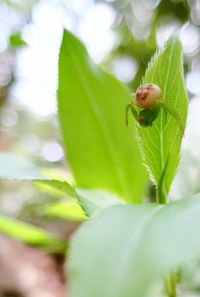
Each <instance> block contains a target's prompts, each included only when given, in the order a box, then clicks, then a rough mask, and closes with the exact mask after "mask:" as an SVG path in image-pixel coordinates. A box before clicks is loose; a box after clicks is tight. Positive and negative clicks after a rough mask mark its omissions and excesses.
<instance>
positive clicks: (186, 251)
mask: <svg viewBox="0 0 200 297" xmlns="http://www.w3.org/2000/svg"><path fill="white" fill-rule="evenodd" d="M199 225H200V195H197V196H195V197H191V198H189V199H183V200H180V201H178V202H174V203H170V204H168V205H159V206H157V205H153V204H146V205H133V206H131V205H126V206H114V207H113V208H111V209H109V210H107V211H105V212H103V213H102V214H101V215H99V216H97V217H96V218H94V219H93V220H90V221H88V222H86V223H85V224H83V225H82V227H81V228H80V229H79V231H78V233H77V234H76V235H75V237H74V238H73V241H72V245H71V249H70V250H71V252H70V257H69V277H70V297H88V296H95V297H111V296H115V297H132V296H139V297H146V296H147V295H148V294H149V292H150V291H151V290H152V286H154V285H155V283H156V282H157V281H158V280H160V279H161V281H162V277H163V276H164V274H165V273H168V272H171V271H174V269H176V268H177V267H179V265H182V264H187V263H189V262H190V261H192V260H195V259H196V258H197V257H199V256H200V237H199ZM80 247H81V248H80ZM148 296H149V295H148ZM150 296H151V295H150ZM153 296H156V292H154V293H153Z"/></svg>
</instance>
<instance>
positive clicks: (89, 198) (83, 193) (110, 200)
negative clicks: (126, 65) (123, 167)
mask: <svg viewBox="0 0 200 297" xmlns="http://www.w3.org/2000/svg"><path fill="white" fill-rule="evenodd" d="M76 192H77V194H78V200H79V204H80V206H81V207H82V208H83V209H84V211H85V212H86V214H87V215H88V216H89V217H93V216H96V215H97V214H99V213H100V212H101V211H102V210H105V209H106V208H109V207H111V206H114V205H117V204H122V203H123V202H122V200H120V198H119V197H117V196H116V195H114V194H113V193H109V192H106V191H103V190H100V189H94V190H89V189H80V188H79V189H76Z"/></svg>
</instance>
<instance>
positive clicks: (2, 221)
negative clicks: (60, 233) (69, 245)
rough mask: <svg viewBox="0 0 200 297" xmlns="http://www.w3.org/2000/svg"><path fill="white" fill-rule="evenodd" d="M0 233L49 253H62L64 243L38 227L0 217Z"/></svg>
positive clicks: (64, 247) (64, 246)
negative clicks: (39, 247)
mask: <svg viewBox="0 0 200 297" xmlns="http://www.w3.org/2000/svg"><path fill="white" fill-rule="evenodd" d="M0 232H2V233H5V234H7V235H10V236H12V237H14V238H16V239H18V240H20V241H23V242H24V243H27V244H31V245H37V246H41V247H43V248H45V249H46V250H47V251H51V252H64V251H65V249H66V243H65V241H63V240H61V239H58V238H56V236H54V235H53V234H50V233H48V232H46V231H44V230H42V229H40V228H39V227H35V226H33V225H30V224H27V223H24V222H21V221H18V220H14V219H11V218H8V217H6V216H3V215H0Z"/></svg>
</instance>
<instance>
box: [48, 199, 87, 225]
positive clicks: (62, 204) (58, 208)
mask: <svg viewBox="0 0 200 297" xmlns="http://www.w3.org/2000/svg"><path fill="white" fill-rule="evenodd" d="M43 213H44V214H45V215H47V216H49V217H57V218H65V219H68V220H73V221H84V220H85V219H87V216H86V215H85V213H84V212H83V209H82V208H81V207H80V205H79V204H78V203H77V202H74V201H59V202H53V203H49V205H48V206H47V207H45V209H44V211H43Z"/></svg>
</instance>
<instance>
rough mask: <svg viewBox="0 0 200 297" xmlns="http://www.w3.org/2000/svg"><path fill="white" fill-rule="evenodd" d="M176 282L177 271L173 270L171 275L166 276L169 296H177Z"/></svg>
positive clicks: (165, 284) (166, 289)
mask: <svg viewBox="0 0 200 297" xmlns="http://www.w3.org/2000/svg"><path fill="white" fill-rule="evenodd" d="M176 283H177V273H176V272H172V273H171V274H170V275H167V276H165V277H164V289H165V293H166V294H167V296H168V297H177V290H176Z"/></svg>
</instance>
